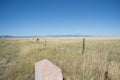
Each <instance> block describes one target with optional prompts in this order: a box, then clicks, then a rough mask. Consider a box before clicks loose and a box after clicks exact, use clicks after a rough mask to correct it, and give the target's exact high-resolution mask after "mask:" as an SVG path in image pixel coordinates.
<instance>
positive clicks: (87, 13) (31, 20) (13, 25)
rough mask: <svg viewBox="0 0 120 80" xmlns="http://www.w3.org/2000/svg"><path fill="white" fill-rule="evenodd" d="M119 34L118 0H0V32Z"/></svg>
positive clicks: (19, 34)
mask: <svg viewBox="0 0 120 80" xmlns="http://www.w3.org/2000/svg"><path fill="white" fill-rule="evenodd" d="M63 34H67V35H68V34H81V35H101V36H120V0H0V35H13V36H33V35H34V36H36V35H63Z"/></svg>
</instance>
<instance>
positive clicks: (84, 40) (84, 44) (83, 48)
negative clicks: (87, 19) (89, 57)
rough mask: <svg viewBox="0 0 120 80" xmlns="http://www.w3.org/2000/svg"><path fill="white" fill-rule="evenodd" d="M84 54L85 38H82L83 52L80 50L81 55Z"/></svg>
mask: <svg viewBox="0 0 120 80" xmlns="http://www.w3.org/2000/svg"><path fill="white" fill-rule="evenodd" d="M84 52H85V38H83V50H82V53H83V54H84Z"/></svg>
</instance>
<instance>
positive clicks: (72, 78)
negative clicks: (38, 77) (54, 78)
mask: <svg viewBox="0 0 120 80" xmlns="http://www.w3.org/2000/svg"><path fill="white" fill-rule="evenodd" d="M45 58H47V59H49V60H50V61H52V62H53V63H55V64H56V65H57V66H59V67H60V68H61V69H62V72H63V76H64V80H104V77H105V72H106V71H108V77H109V79H110V80H119V79H120V38H119V37H116V38H115V37H114V38H112V37H110V38H106V37H88V38H86V50H85V53H84V54H82V38H46V46H45V38H41V39H40V42H38V43H36V42H35V40H33V39H31V38H30V39H17V38H16V39H15V38H14V39H0V80H34V65H35V62H37V61H40V60H42V59H45Z"/></svg>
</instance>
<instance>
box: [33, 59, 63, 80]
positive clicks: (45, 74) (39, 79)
mask: <svg viewBox="0 0 120 80" xmlns="http://www.w3.org/2000/svg"><path fill="white" fill-rule="evenodd" d="M35 77H36V78H35V80H63V78H62V71H61V69H60V68H59V67H57V66H56V65H55V64H53V63H52V62H50V61H49V60H47V59H44V60H42V61H39V62H37V63H36V64H35Z"/></svg>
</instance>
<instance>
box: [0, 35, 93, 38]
mask: <svg viewBox="0 0 120 80" xmlns="http://www.w3.org/2000/svg"><path fill="white" fill-rule="evenodd" d="M41 37H93V36H90V35H45V36H10V35H0V38H41Z"/></svg>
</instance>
